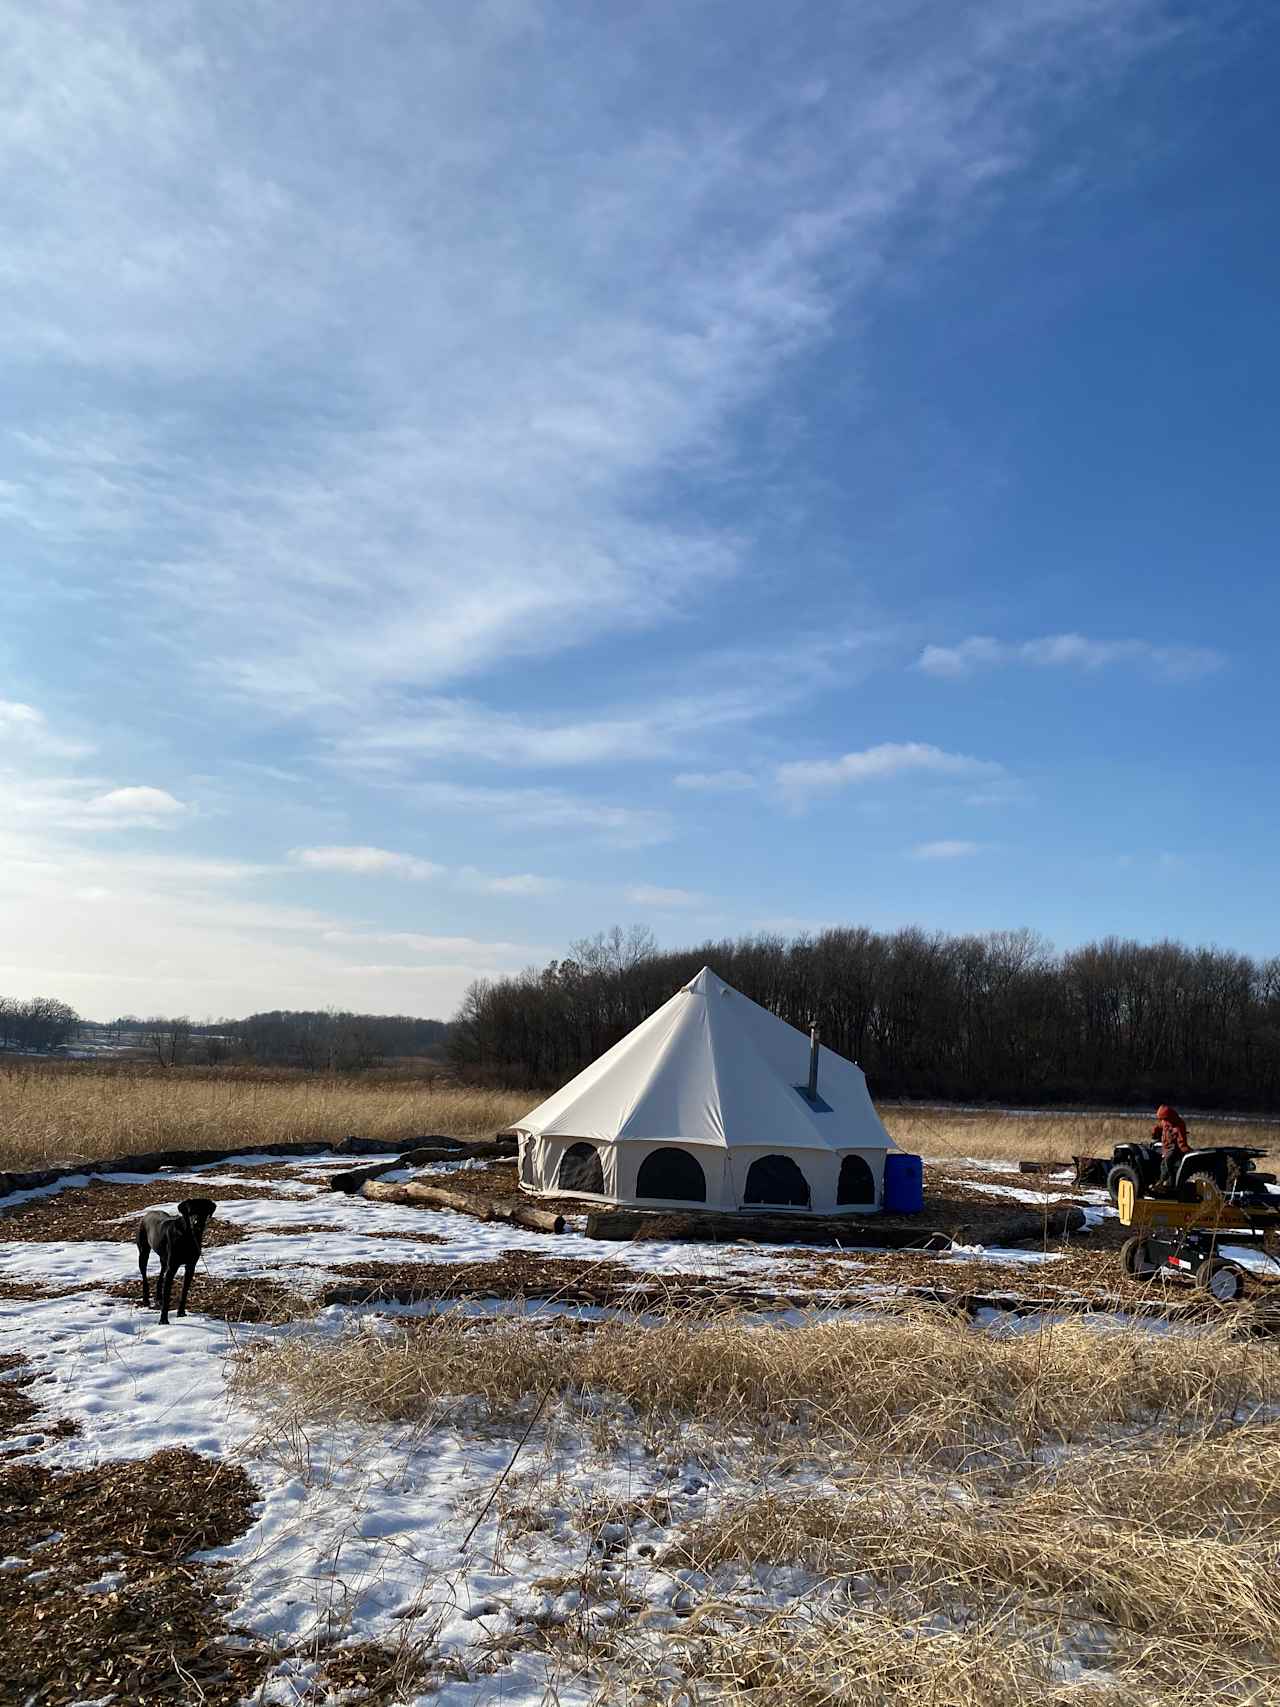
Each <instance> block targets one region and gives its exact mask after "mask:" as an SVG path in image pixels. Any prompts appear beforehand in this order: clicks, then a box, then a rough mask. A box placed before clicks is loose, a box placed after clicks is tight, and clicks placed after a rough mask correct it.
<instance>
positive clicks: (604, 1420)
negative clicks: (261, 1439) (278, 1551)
mask: <svg viewBox="0 0 1280 1707" xmlns="http://www.w3.org/2000/svg"><path fill="white" fill-rule="evenodd" d="M235 1382H236V1386H237V1388H238V1391H239V1392H240V1394H241V1395H242V1396H243V1397H244V1399H245V1400H246V1401H247V1402H249V1403H252V1404H253V1405H255V1406H257V1407H258V1408H260V1410H261V1411H262V1413H263V1418H264V1428H265V1430H266V1432H267V1434H268V1436H272V1435H284V1434H287V1435H289V1436H291V1437H294V1438H305V1437H306V1436H307V1435H308V1432H309V1431H310V1429H311V1421H312V1419H325V1420H327V1421H329V1422H367V1423H372V1424H374V1425H375V1426H376V1425H377V1424H380V1423H384V1422H387V1421H390V1422H392V1423H395V1424H397V1425H407V1426H409V1427H411V1428H418V1429H423V1430H427V1429H430V1428H432V1427H433V1426H441V1425H443V1426H447V1427H450V1428H457V1427H461V1426H466V1425H471V1426H474V1425H475V1424H477V1423H486V1424H488V1425H490V1426H493V1427H496V1428H498V1429H500V1430H502V1431H503V1432H509V1433H511V1434H512V1435H513V1436H514V1435H515V1434H516V1433H517V1432H519V1431H520V1430H521V1428H522V1427H523V1425H525V1424H526V1423H528V1422H530V1420H531V1419H532V1418H533V1414H534V1411H535V1407H537V1406H538V1405H539V1403H540V1401H542V1400H543V1399H544V1398H545V1397H547V1396H548V1395H550V1399H549V1403H547V1404H546V1406H545V1408H544V1409H543V1410H542V1412H541V1421H542V1427H543V1430H544V1433H545V1447H544V1448H541V1449H540V1448H538V1447H537V1445H536V1437H535V1444H534V1445H531V1447H530V1454H531V1456H533V1458H534V1459H535V1460H537V1459H538V1458H539V1457H541V1458H542V1461H543V1465H544V1468H543V1469H542V1470H541V1471H539V1470H537V1469H534V1468H530V1470H529V1471H528V1472H522V1473H521V1474H519V1475H518V1476H517V1477H516V1478H514V1479H513V1481H512V1483H511V1484H510V1487H509V1490H508V1493H507V1496H506V1502H507V1503H506V1505H505V1506H504V1505H503V1504H502V1502H501V1501H500V1502H499V1513H500V1516H501V1522H502V1524H504V1525H505V1526H506V1527H505V1529H504V1530H503V1532H502V1533H503V1534H504V1535H505V1540H506V1543H507V1544H510V1543H511V1540H512V1534H516V1535H518V1537H519V1538H520V1542H521V1546H522V1547H523V1546H525V1545H527V1544H528V1543H529V1541H530V1538H531V1537H534V1538H536V1537H538V1536H540V1535H541V1534H543V1533H544V1532H546V1531H547V1529H548V1528H549V1527H551V1528H554V1526H555V1522H556V1521H557V1519H556V1517H555V1513H556V1512H557V1510H562V1509H563V1508H567V1509H568V1511H569V1514H570V1515H569V1516H568V1517H567V1518H562V1521H565V1522H567V1524H568V1526H569V1528H570V1529H571V1530H572V1531H573V1532H574V1533H577V1532H579V1531H581V1532H583V1534H584V1535H585V1537H586V1540H585V1541H584V1542H583V1545H584V1547H586V1549H587V1550H586V1551H585V1552H584V1554H583V1558H584V1561H585V1562H584V1564H583V1570H582V1576H581V1581H580V1582H579V1581H578V1580H577V1578H574V1579H573V1586H577V1587H578V1588H579V1589H580V1591H581V1594H582V1597H583V1598H582V1601H581V1604H580V1607H579V1614H578V1615H575V1617H574V1618H573V1619H570V1620H568V1621H567V1622H565V1623H563V1624H552V1625H548V1626H547V1627H546V1628H543V1627H541V1626H539V1627H538V1629H537V1630H536V1631H533V1632H530V1631H528V1630H525V1629H521V1630H519V1631H513V1632H512V1633H510V1634H509V1635H508V1636H505V1637H503V1638H502V1641H501V1643H500V1644H499V1646H501V1648H502V1652H503V1654H507V1651H508V1650H514V1649H517V1648H530V1647H532V1648H536V1649H538V1651H544V1652H545V1653H546V1654H547V1655H548V1657H549V1658H550V1659H551V1660H552V1661H553V1662H554V1664H555V1666H557V1667H558V1668H559V1671H558V1675H559V1676H560V1677H561V1678H562V1679H563V1680H564V1682H565V1683H566V1686H567V1685H569V1684H572V1685H573V1689H572V1691H571V1693H572V1694H573V1697H574V1698H575V1699H580V1698H583V1696H584V1694H590V1691H592V1690H595V1691H596V1693H595V1694H593V1695H590V1698H591V1699H592V1700H593V1701H595V1702H596V1703H598V1704H603V1703H605V1702H608V1703H613V1702H615V1701H620V1700H627V1701H629V1702H631V1703H633V1704H634V1707H641V1704H642V1703H643V1704H654V1707H656V1704H658V1703H664V1704H677V1703H679V1704H682V1707H694V1704H695V1703H696V1704H702V1703H709V1702H713V1701H714V1702H717V1703H721V1704H723V1707H775V1704H777V1703H782V1702H785V1703H787V1704H788V1707H908V1704H910V1707H915V1704H916V1703H919V1702H930V1703H933V1704H934V1707H1033V1704H1035V1707H1044V1704H1046V1703H1050V1704H1054V1707H1068V1704H1080V1707H1193V1704H1194V1707H1245V1704H1252V1707H1262V1703H1263V1702H1267V1701H1271V1700H1274V1699H1277V1698H1278V1691H1277V1684H1278V1683H1280V1568H1278V1567H1280V1450H1278V1448H1280V1424H1277V1423H1275V1422H1273V1421H1270V1420H1268V1419H1269V1417H1270V1415H1271V1413H1272V1410H1273V1408H1274V1406H1275V1404H1276V1402H1277V1400H1278V1399H1280V1357H1277V1355H1276V1353H1275V1351H1274V1350H1273V1349H1271V1348H1270V1347H1259V1346H1257V1345H1253V1346H1249V1345H1244V1344H1242V1343H1240V1342H1238V1341H1236V1340H1233V1339H1232V1338H1231V1337H1230V1335H1229V1333H1228V1332H1227V1331H1226V1330H1225V1329H1217V1328H1208V1329H1206V1330H1204V1331H1202V1332H1198V1333H1196V1334H1188V1335H1177V1336H1175V1335H1169V1334H1151V1333H1147V1332H1144V1331H1141V1330H1134V1331H1132V1332H1118V1331H1112V1330H1103V1329H1100V1328H1097V1327H1094V1328H1090V1327H1089V1326H1087V1325H1086V1324H1084V1323H1079V1322H1073V1323H1065V1324H1058V1325H1055V1326H1054V1327H1053V1328H1052V1329H1046V1330H1043V1331H1041V1332H1039V1333H1026V1334H1010V1335H993V1334H990V1333H986V1332H983V1331H982V1330H980V1329H977V1328H975V1327H973V1326H972V1325H970V1324H968V1323H966V1322H964V1321H961V1320H957V1319H956V1318H954V1317H950V1316H946V1315H943V1314H941V1313H937V1312H929V1311H922V1312H920V1313H918V1314H915V1315H911V1316H905V1317H902V1318H899V1319H885V1320H876V1321H870V1322H845V1323H830V1322H827V1323H823V1322H820V1321H817V1320H814V1321H811V1322H806V1323H802V1324H801V1325H800V1326H798V1327H788V1328H761V1327H759V1326H758V1325H757V1326H752V1325H748V1324H747V1323H745V1322H742V1321H740V1320H738V1321H733V1320H729V1321H726V1320H723V1319H717V1320H714V1321H701V1322H699V1321H696V1320H693V1321H691V1320H688V1319H679V1320H672V1321H669V1322H662V1323H659V1324H658V1325H656V1326H653V1327H642V1326H639V1325H637V1324H635V1323H632V1322H625V1321H618V1322H604V1323H601V1324H599V1325H597V1326H594V1327H589V1326H585V1325H583V1324H581V1323H573V1322H566V1323H560V1324H554V1323H548V1322H542V1323H539V1324H535V1323H533V1322H530V1321H528V1320H519V1319H517V1320H500V1321H498V1322H495V1323H483V1322H477V1321H475V1320H474V1319H472V1320H466V1319H462V1318H457V1317H445V1318H436V1319H428V1320H425V1321H422V1322H415V1323H412V1324H408V1325H405V1326H397V1327H396V1328H394V1329H391V1330H390V1331H388V1330H386V1329H385V1327H384V1328H383V1329H380V1330H376V1331H375V1330H370V1329H368V1328H366V1329H364V1330H363V1331H360V1332H354V1333H352V1334H350V1335H349V1336H348V1337H347V1338H345V1339H343V1340H340V1341H337V1342H331V1341H323V1342H317V1341H315V1340H314V1339H312V1338H310V1337H307V1336H298V1337H296V1338H292V1339H290V1340H279V1341H276V1342H275V1343H272V1344H263V1345H260V1346H258V1347H250V1348H247V1349H246V1350H245V1351H244V1352H243V1353H242V1354H241V1357H240V1359H239V1362H238V1368H237V1371H236V1377H235ZM1255 1419H1257V1420H1255ZM566 1431H568V1432H569V1433H571V1434H576V1435H577V1436H578V1437H579V1438H580V1439H581V1440H582V1441H583V1442H584V1443H586V1444H587V1445H588V1446H589V1449H590V1451H591V1452H592V1453H593V1454H600V1455H602V1462H603V1463H604V1464H610V1463H621V1462H624V1461H625V1462H627V1463H631V1462H632V1461H633V1455H634V1448H635V1445H636V1443H637V1442H641V1443H643V1446H644V1453H643V1454H642V1455H643V1456H647V1455H648V1454H650V1453H651V1454H653V1455H654V1456H655V1458H656V1459H658V1460H668V1461H670V1462H671V1463H673V1464H676V1465H679V1464H682V1463H687V1462H688V1460H689V1459H690V1457H693V1458H696V1459H697V1460H699V1461H700V1462H701V1463H702V1464H703V1465H704V1466H707V1467H708V1469H707V1474H708V1476H709V1477H710V1479H711V1481H712V1482H713V1483H714V1482H716V1481H718V1480H719V1479H720V1478H721V1477H722V1476H723V1477H724V1479H725V1485H726V1486H728V1487H730V1488H733V1489H735V1490H737V1491H735V1492H734V1493H733V1494H732V1496H731V1497H730V1498H729V1499H728V1500H727V1501H726V1502H725V1503H717V1501H716V1500H715V1498H714V1497H709V1498H708V1501H707V1503H706V1504H705V1505H702V1506H698V1507H696V1508H689V1507H685V1508H681V1509H684V1510H685V1511H686V1516H685V1518H684V1519H679V1518H678V1517H677V1516H676V1515H675V1510H676V1507H675V1504H674V1503H673V1500H672V1499H671V1498H670V1497H669V1496H668V1494H667V1493H666V1492H659V1493H656V1494H643V1495H636V1496H634V1497H632V1496H626V1497H622V1496H620V1495H619V1494H618V1493H617V1491H616V1486H614V1487H611V1489H610V1493H609V1495H608V1497H607V1498H604V1497H602V1496H601V1494H600V1492H599V1490H598V1489H592V1488H591V1487H589V1486H586V1487H584V1488H583V1489H582V1490H581V1494H580V1496H578V1495H577V1494H576V1493H575V1491H574V1490H566V1489H565V1487H564V1486H563V1485H562V1484H561V1483H560V1482H559V1481H556V1480H555V1478H557V1477H558V1476H559V1475H560V1465H561V1463H562V1460H561V1456H560V1452H559V1450H558V1449H557V1446H556V1442H558V1441H561V1440H563V1438H564V1436H565V1433H566ZM547 1476H550V1477H551V1478H552V1481H553V1484H554V1485H551V1486H548V1485H546V1482H545V1478H546V1477H547ZM540 1477H541V1478H542V1479H541V1480H540V1479H539V1478H540ZM477 1498H478V1496H477ZM575 1498H580V1505H579V1508H578V1509H576V1511H575V1510H574V1507H573V1501H574V1499H575ZM695 1510H696V1512H697V1515H696V1516H692V1515H689V1514H690V1513H691V1512H692V1511H695ZM470 1514H471V1508H470V1507H468V1508H467V1511H466V1513H465V1514H464V1515H465V1516H468V1517H469V1516H470ZM681 1522H683V1524H684V1527H683V1528H682V1527H680V1525H681ZM606 1528H608V1529H609V1530H611V1531H617V1532H618V1533H617V1534H615V1535H614V1536H613V1538H612V1539H608V1540H606V1538H605V1536H604V1533H603V1532H604V1530H605V1529H606ZM640 1537H643V1538H644V1541H645V1544H646V1545H645V1551H646V1552H647V1553H648V1554H649V1555H650V1556H651V1557H652V1559H653V1568H654V1569H656V1570H658V1571H659V1572H660V1573H669V1574H670V1577H675V1578H676V1580H677V1583H680V1582H683V1583H685V1584H687V1585H688V1586H687V1589H686V1592H685V1595H684V1599H685V1600H686V1601H687V1603H688V1604H687V1606H686V1608H685V1613H684V1615H683V1616H682V1617H681V1619H680V1621H679V1623H678V1624H677V1625H676V1627H675V1628H674V1629H664V1627H663V1626H662V1625H661V1623H659V1624H658V1625H657V1626H654V1627H651V1626H650V1625H649V1624H648V1623H647V1622H646V1620H647V1616H648V1615H647V1613H646V1612H645V1601H644V1597H643V1595H640V1596H639V1597H638V1598H637V1596H636V1592H635V1591H636V1590H637V1589H638V1588H639V1586H640V1585H639V1583H638V1582H637V1583H634V1584H632V1587H631V1588H628V1579H627V1578H626V1576H625V1572H624V1575H623V1577H622V1578H619V1577H618V1575H617V1573H616V1571H615V1572H614V1573H613V1574H612V1575H610V1576H609V1577H608V1580H607V1581H606V1580H605V1576H604V1575H603V1574H602V1563H601V1561H602V1560H603V1559H604V1557H605V1553H606V1552H607V1551H608V1548H610V1547H612V1548H614V1549H616V1550H617V1552H618V1557H619V1558H621V1557H622V1556H623V1555H624V1554H628V1556H631V1555H634V1554H635V1549H634V1548H629V1543H630V1542H631V1541H632V1540H635V1539H639V1538H640ZM588 1543H589V1546H588ZM498 1544H499V1543H497V1542H495V1543H494V1544H493V1545H494V1546H495V1547H496V1546H497V1545H498ZM487 1545H488V1543H486V1546H487ZM486 1556H487V1555H486ZM636 1557H637V1558H638V1555H636ZM770 1567H776V1568H777V1570H776V1576H775V1582H776V1584H777V1585H780V1586H778V1587H777V1588H775V1589H773V1590H770V1593H774V1594H776V1593H780V1594H781V1596H782V1599H783V1601H784V1603H785V1604H784V1605H783V1606H782V1607H781V1609H779V1608H778V1607H777V1603H776V1599H775V1600H773V1601H771V1600H770V1599H769V1598H768V1597H767V1596H762V1594H761V1592H760V1577H759V1573H760V1571H761V1569H762V1568H763V1569H765V1570H768V1569H769V1568H770ZM639 1568H641V1567H640V1566H639V1565H638V1563H637V1564H631V1565H628V1566H626V1567H625V1569H626V1570H635V1569H639ZM670 1577H667V1578H665V1579H664V1580H670ZM597 1578H598V1579H599V1580H597ZM565 1581H566V1582H568V1581H569V1579H567V1578H566V1579H565ZM539 1582H540V1584H541V1582H542V1579H539ZM542 1586H546V1585H545V1584H543V1585H542ZM559 1586H563V1585H559ZM555 1592H558V1587H557V1588H556V1590H555ZM593 1602H595V1603H599V1604H605V1603H611V1604H614V1605H615V1606H616V1607H617V1608H618V1609H619V1610H617V1611H616V1612H615V1615H614V1617H613V1619H612V1620H611V1621H610V1622H609V1624H608V1626H607V1630H606V1629H602V1628H601V1627H600V1626H599V1625H598V1624H597V1623H594V1622H593V1618H592V1616H591V1611H590V1608H591V1604H592V1603H593ZM539 1644H541V1646H539ZM499 1657H500V1656H499V1654H498V1652H497V1650H496V1649H495V1653H494V1656H493V1659H494V1663H495V1664H496V1663H498V1662H499ZM1081 1666H1082V1667H1083V1668H1084V1669H1083V1670H1079V1669H1078V1668H1079V1667H1081ZM602 1673H603V1674H605V1676H606V1678H607V1681H603V1682H602V1681H601V1678H602ZM550 1698H554V1697H550Z"/></svg>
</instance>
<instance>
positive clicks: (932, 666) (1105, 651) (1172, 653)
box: [916, 634, 1226, 681]
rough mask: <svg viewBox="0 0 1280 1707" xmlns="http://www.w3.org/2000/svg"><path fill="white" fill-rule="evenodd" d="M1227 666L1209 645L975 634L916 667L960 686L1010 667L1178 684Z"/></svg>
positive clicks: (931, 650)
mask: <svg viewBox="0 0 1280 1707" xmlns="http://www.w3.org/2000/svg"><path fill="white" fill-rule="evenodd" d="M1225 662H1226V659H1225V658H1224V656H1223V654H1222V653H1221V652H1216V651H1214V650H1213V648H1211V647H1208V646H1157V645H1154V644H1153V643H1152V642H1151V641H1148V640H1091V639H1089V638H1088V636H1086V635H1083V634H1048V635H1044V636H1042V637H1041V638H1040V639H1038V640H1022V641H1007V640H996V639H993V638H992V637H991V636H990V635H985V634H974V635H970V637H969V638H968V639H967V640H961V641H960V642H959V643H958V644H957V645H955V646H926V647H925V649H924V651H923V652H921V654H920V656H919V658H918V659H917V660H916V668H917V669H918V670H921V671H923V672H924V674H925V675H927V676H935V677H937V678H939V679H940V680H944V681H961V680H963V679H964V678H966V677H968V676H974V675H977V674H978V673H979V672H981V671H983V670H992V669H998V668H1001V667H1003V666H1005V665H1010V664H1025V665H1029V666H1031V667H1032V668H1035V669H1050V670H1084V671H1087V672H1094V671H1098V670H1105V669H1109V668H1111V667H1113V666H1118V665H1130V666H1132V667H1134V668H1135V669H1140V670H1142V671H1143V672H1144V674H1151V675H1163V676H1169V677H1172V678H1174V679H1175V680H1178V681H1188V680H1190V679H1191V678H1193V677H1195V676H1205V675H1209V674H1210V673H1211V672H1212V671H1214V670H1218V669H1221V668H1222V666H1223V664H1224V663H1225Z"/></svg>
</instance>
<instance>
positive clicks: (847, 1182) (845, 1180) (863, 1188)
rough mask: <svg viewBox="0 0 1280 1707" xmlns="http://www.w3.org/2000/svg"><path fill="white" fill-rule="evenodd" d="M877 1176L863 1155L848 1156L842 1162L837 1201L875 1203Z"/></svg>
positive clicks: (837, 1187)
mask: <svg viewBox="0 0 1280 1707" xmlns="http://www.w3.org/2000/svg"><path fill="white" fill-rule="evenodd" d="M875 1200H876V1178H875V1175H874V1174H873V1173H872V1172H871V1169H870V1168H869V1167H868V1166H867V1164H866V1163H865V1162H864V1161H863V1159H862V1157H861V1156H846V1157H845V1158H844V1160H843V1161H842V1162H841V1164H840V1183H839V1184H838V1185H837V1186H836V1202H837V1203H874V1202H875Z"/></svg>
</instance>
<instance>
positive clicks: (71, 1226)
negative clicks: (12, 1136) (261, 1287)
mask: <svg viewBox="0 0 1280 1707" xmlns="http://www.w3.org/2000/svg"><path fill="white" fill-rule="evenodd" d="M174 1183H175V1182H174V1181H173V1180H166V1179H165V1178H164V1176H163V1175H162V1174H157V1176H156V1178H155V1181H154V1183H150V1184H147V1185H124V1184H118V1183H116V1182H114V1181H111V1180H94V1181H93V1183H92V1184H90V1185H82V1186H73V1187H70V1188H69V1189H68V1190H66V1191H57V1192H52V1193H51V1194H50V1195H49V1196H48V1197H33V1198H31V1199H30V1200H29V1201H28V1202H26V1203H19V1204H17V1205H16V1206H15V1207H14V1208H11V1209H6V1208H5V1207H4V1205H3V1203H0V1243H8V1242H9V1241H16V1240H23V1241H27V1242H31V1243H35V1244H52V1243H54V1242H55V1241H58V1240H63V1239H70V1240H74V1241H77V1242H79V1241H83V1240H90V1239H92V1240H105V1241H106V1242H107V1243H111V1242H113V1241H114V1240H116V1239H120V1240H128V1241H129V1242H132V1240H133V1236H134V1232H135V1227H134V1225H133V1221H132V1217H134V1216H141V1215H142V1214H143V1213H144V1211H146V1210H148V1209H164V1208H168V1209H172V1210H176V1209H177V1206H178V1202H179V1199H181V1198H184V1197H193V1196H194V1197H212V1198H213V1199H214V1200H215V1201H216V1202H218V1203H232V1202H236V1201H241V1200H245V1199H253V1198H263V1197H270V1198H274V1199H275V1200H276V1201H277V1202H278V1201H279V1194H278V1193H277V1192H274V1191H272V1190H271V1188H270V1187H269V1186H256V1185H225V1186H222V1187H220V1188H219V1189H218V1190H216V1191H215V1190H212V1189H206V1187H205V1186H204V1185H203V1184H201V1185H200V1186H195V1185H188V1184H187V1183H186V1182H185V1181H184V1182H183V1184H182V1189H181V1190H179V1191H175V1190H174V1189H173V1187H174ZM117 1216H128V1217H130V1219H129V1220H125V1221H119V1220H117V1219H116V1218H117ZM245 1236H246V1230H245V1229H244V1228H241V1227H236V1226H234V1225H233V1223H232V1222H230V1221H221V1222H220V1221H219V1220H218V1217H217V1216H216V1215H215V1216H214V1218H213V1220H212V1221H210V1223H209V1230H208V1233H207V1234H206V1236H205V1249H206V1250H212V1249H214V1248H215V1247H216V1246H218V1245H220V1244H222V1245H230V1244H234V1243H235V1242H236V1241H237V1240H238V1239H242V1238H244V1237H245Z"/></svg>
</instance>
